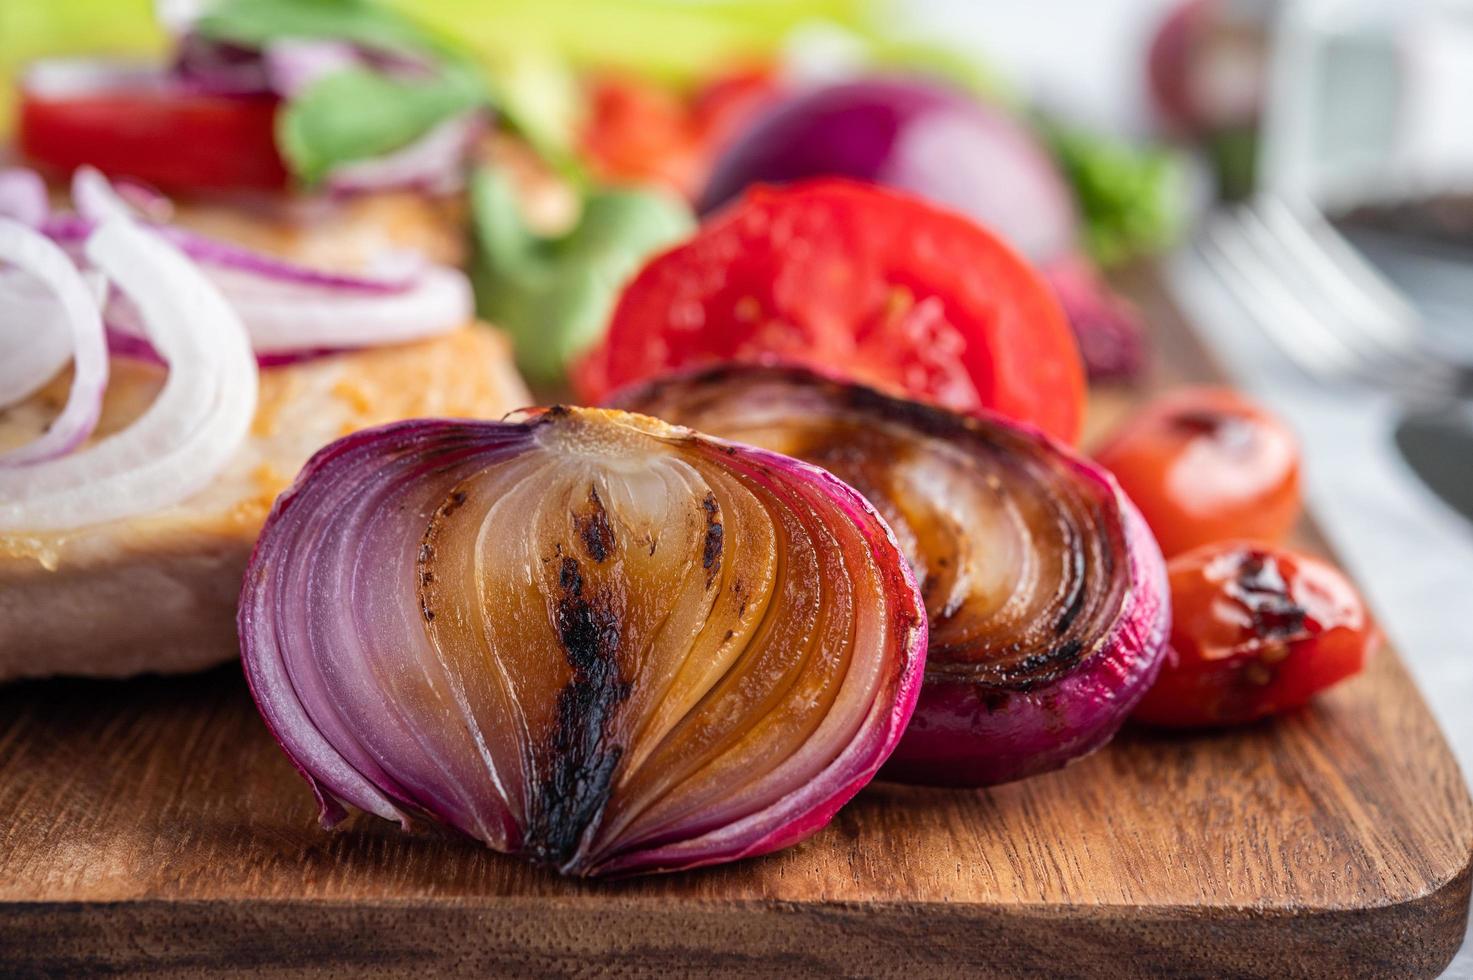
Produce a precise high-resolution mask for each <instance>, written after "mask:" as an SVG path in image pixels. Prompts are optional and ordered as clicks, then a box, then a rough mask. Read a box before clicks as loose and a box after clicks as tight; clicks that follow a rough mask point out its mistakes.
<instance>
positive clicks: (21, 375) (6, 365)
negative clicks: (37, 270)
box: [0, 269, 72, 408]
mask: <svg viewBox="0 0 1473 980" xmlns="http://www.w3.org/2000/svg"><path fill="white" fill-rule="evenodd" d="M71 359H72V334H71V328H70V326H69V325H68V324H67V322H66V310H65V308H64V307H63V306H62V305H61V303H60V301H59V300H57V298H56V296H54V295H53V294H52V293H51V292H50V291H49V290H47V289H46V288H45V287H44V286H42V284H41V283H39V282H37V281H36V279H35V277H34V276H31V275H30V274H28V273H25V272H21V271H20V270H19V269H6V270H4V271H0V408H5V407H6V406H8V405H14V404H15V403H16V402H19V401H24V400H25V399H27V398H29V397H30V396H31V395H33V394H35V393H36V392H37V391H38V390H39V389H40V388H41V387H42V386H44V385H45V384H46V383H47V382H48V381H50V380H51V379H52V378H54V377H56V375H57V373H58V372H60V371H61V369H62V368H64V367H66V366H67V362H68V361H70V360H71Z"/></svg>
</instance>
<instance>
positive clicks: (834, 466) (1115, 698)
mask: <svg viewBox="0 0 1473 980" xmlns="http://www.w3.org/2000/svg"><path fill="white" fill-rule="evenodd" d="M615 403H616V404H617V405H619V406H620V407H621V408H626V409H629V410H632V411H638V412H643V413H645V414H648V415H653V416H656V417H659V418H663V419H665V420H667V421H670V422H675V423H679V424H681V425H688V426H690V427H691V428H694V429H699V430H701V431H703V432H709V433H711V434H713V435H718V436H721V437H723V438H728V439H733V440H736V441H738V442H745V443H751V444H753V445H756V446H761V447H763V448H766V449H770V450H773V451H775V452H780V453H784V454H787V455H790V456H795V457H797V458H799V459H803V460H807V461H808V462H811V463H814V464H816V465H818V466H822V467H824V468H825V469H827V470H829V471H831V472H832V473H834V474H835V475H836V476H838V477H839V478H840V479H842V480H844V481H845V482H847V483H849V484H850V485H851V486H853V487H854V488H855V489H857V490H858V491H859V492H860V493H862V494H864V495H865V497H867V498H868V499H869V500H870V501H871V502H872V503H873V504H874V506H875V508H876V509H877V510H878V511H879V512H880V513H881V515H882V516H884V518H885V519H886V521H887V522H888V523H889V524H890V526H891V527H892V528H893V529H894V532H895V534H896V537H897V539H898V540H899V542H900V546H901V548H902V550H904V552H905V553H906V556H907V558H908V559H909V561H910V563H911V566H912V568H913V569H914V571H915V574H916V578H917V580H918V581H919V582H920V585H921V593H922V596H923V597H924V600H925V604H926V612H927V616H928V619H929V621H930V648H929V652H928V655H927V666H926V675H925V683H924V685H923V687H922V692H921V699H920V703H919V705H918V706H917V708H916V714H915V717H914V718H913V720H912V722H911V725H910V729H909V730H908V731H907V733H906V735H905V738H904V739H903V740H902V742H901V744H900V747H899V748H898V749H897V750H896V753H895V755H894V756H893V757H892V758H891V760H890V762H889V764H888V765H887V767H886V769H885V771H884V773H883V775H884V776H886V777H888V778H894V779H900V780H906V781H914V782H923V783H931V784H941V785H967V786H980V785H988V784H992V783H998V782H1005V781H1008V780H1012V779H1018V778H1021V777H1023V776H1028V775H1032V774H1034V773H1039V772H1045V771H1047V770H1050V769H1054V768H1057V767H1059V766H1061V765H1063V764H1064V763H1066V762H1068V761H1070V760H1072V759H1075V758H1078V757H1079V756H1081V755H1084V754H1085V753H1088V752H1090V751H1093V750H1094V749H1096V748H1098V747H1099V746H1101V745H1103V744H1104V743H1105V742H1106V741H1108V740H1109V739H1110V737H1111V736H1112V735H1114V733H1115V731H1116V730H1117V729H1118V728H1119V727H1120V724H1121V723H1122V722H1123V721H1124V719H1125V717H1126V715H1127V714H1129V712H1130V709H1131V708H1132V707H1133V706H1134V705H1135V703H1136V701H1137V700H1139V699H1140V697H1141V695H1142V694H1144V692H1145V689H1146V688H1147V687H1148V686H1149V685H1150V683H1151V681H1152V680H1153V679H1154V677H1155V675H1156V672H1157V670H1158V669H1159V667H1160V662H1161V658H1162V656H1163V654H1164V652H1165V639H1166V633H1167V629H1168V621H1169V610H1168V607H1167V603H1166V592H1165V574H1164V568H1163V565H1162V561H1161V555H1160V551H1159V549H1158V548H1157V547H1156V543H1155V541H1154V539H1153V538H1152V537H1151V535H1150V533H1149V531H1147V529H1146V527H1145V525H1144V523H1143V522H1142V521H1141V519H1140V516H1139V515H1138V514H1137V513H1136V511H1135V508H1134V506H1132V505H1131V503H1130V502H1129V501H1128V500H1127V499H1126V498H1125V496H1124V495H1123V494H1122V493H1121V492H1120V489H1119V487H1118V486H1116V484H1115V481H1114V479H1113V478H1111V477H1110V476H1109V474H1107V473H1106V472H1105V471H1104V470H1102V469H1101V468H1100V467H1098V466H1096V465H1095V464H1093V463H1091V462H1089V461H1088V460H1085V459H1083V458H1081V457H1079V456H1077V455H1075V454H1074V453H1073V452H1072V451H1070V450H1068V449H1066V448H1064V447H1063V446H1061V445H1060V444H1058V443H1056V442H1054V441H1053V440H1051V439H1049V438H1047V437H1046V436H1044V435H1042V434H1040V433H1038V432H1037V431H1036V430H1033V429H1031V428H1028V427H1026V426H1022V425H1019V424H1017V423H1014V422H1011V421H1009V420H1006V419H1003V418H1000V417H995V416H981V417H978V416H964V415H959V414H955V413H952V412H949V411H946V410H944V409H939V408H934V407H930V406H926V405H921V404H918V403H915V402H910V401H905V400H902V399H898V398H893V397H890V396H888V395H884V394H881V393H879V392H876V391H874V390H872V389H870V388H867V387H864V386H861V385H855V384H848V383H844V382H840V381H836V380H832V379H829V378H825V377H822V376H820V375H817V374H815V373H813V372H811V371H808V370H806V369H802V368H796V367H782V366H739V365H727V366H720V367H714V368H708V369H705V370H701V371H697V372H694V373H689V374H683V375H676V376H671V377H667V378H664V379H661V380H657V381H654V382H651V383H649V384H647V385H645V386H642V387H640V388H637V389H632V390H629V391H626V392H624V393H623V394H621V395H619V396H617V397H616V398H615Z"/></svg>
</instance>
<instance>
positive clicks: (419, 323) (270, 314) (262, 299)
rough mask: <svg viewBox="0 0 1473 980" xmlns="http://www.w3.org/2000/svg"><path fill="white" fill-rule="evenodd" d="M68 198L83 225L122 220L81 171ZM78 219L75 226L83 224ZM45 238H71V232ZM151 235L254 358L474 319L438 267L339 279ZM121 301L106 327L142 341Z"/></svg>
mask: <svg viewBox="0 0 1473 980" xmlns="http://www.w3.org/2000/svg"><path fill="white" fill-rule="evenodd" d="M72 200H73V203H74V204H75V205H76V207H77V211H78V213H79V214H80V215H81V217H82V218H83V219H85V221H99V220H102V219H105V218H107V217H109V216H114V215H120V214H121V215H132V214H134V213H135V212H134V210H133V208H132V207H131V206H130V205H129V204H128V202H127V201H126V200H125V199H124V198H123V197H122V196H121V195H120V194H119V193H118V191H117V189H116V188H115V187H114V186H113V185H112V183H111V182H110V181H109V180H108V179H107V178H106V177H104V176H103V175H102V174H100V173H98V172H97V171H96V170H94V169H92V168H90V167H82V168H80V169H79V170H78V171H77V173H76V175H75V177H74V178H73V180H72ZM85 221H84V222H80V223H77V224H85ZM54 224H56V227H55V228H54V229H53V230H54V231H56V232H58V233H61V232H65V234H66V235H68V236H74V235H75V234H76V233H77V232H78V231H80V230H81V228H63V227H62V225H61V223H54ZM158 231H159V233H160V234H161V235H163V236H164V237H166V238H167V239H168V240H169V241H171V242H172V243H173V244H174V245H176V246H178V247H179V248H180V249H181V250H182V251H184V252H185V253H186V254H187V255H188V256H189V257H190V258H193V259H195V260H197V261H198V262H199V263H200V264H201V266H202V268H203V271H204V273H205V275H207V276H208V277H209V278H210V279H211V281H213V282H214V283H215V284H216V285H217V286H219V287H220V289H221V291H222V292H223V293H224V294H225V298H226V299H227V300H228V301H229V302H230V304H231V306H233V307H234V308H235V310H236V312H237V313H238V314H239V315H240V317H241V320H242V321H243V322H244V323H245V326H246V331H247V333H248V334H249V335H250V338H251V344H252V347H253V348H254V349H255V350H256V352H257V353H260V354H268V355H269V354H282V353H292V352H300V351H316V350H323V349H329V348H342V347H368V346H375V345H379V344H395V343H405V342H408V341H412V340H420V339H423V338H426V337H432V336H437V335H439V334H443V333H449V332H450V331H452V330H455V329H457V328H458V327H461V326H464V325H465V324H466V323H467V322H468V321H469V320H470V319H471V318H472V317H473V316H474V313H475V300H474V297H473V295H472V292H471V287H470V282H469V281H468V280H467V279H466V278H465V276H464V274H463V273H461V272H460V271H459V270H456V269H451V268H449V267H448V266H432V265H417V267H416V268H415V269H414V270H412V272H411V274H410V275H408V276H405V275H403V274H402V273H400V271H399V270H395V277H394V278H390V277H387V276H386V277H384V278H371V277H367V276H349V275H340V274H336V273H328V272H321V271H318V270H313V269H308V268H305V267H303V266H298V265H295V264H293V263H289V262H285V261H283V260H280V259H276V258H273V257H271V256H267V255H260V254H258V253H255V252H252V251H250V250H248V249H242V248H240V247H238V246H234V245H230V244H228V243H225V242H217V241H215V240H213V239H208V238H204V237H202V236H199V235H194V234H192V233H190V232H187V231H184V230H182V229H179V228H160V229H158ZM130 306H131V304H129V303H127V302H126V301H122V302H118V301H115V302H113V303H112V304H110V305H109V307H108V310H107V320H108V323H109V324H111V325H112V326H114V327H115V328H117V329H119V330H120V331H122V332H123V333H129V334H135V335H139V336H141V335H142V329H141V327H139V326H138V325H137V320H138V318H137V316H136V314H135V313H134V312H133V311H132V310H131V309H130Z"/></svg>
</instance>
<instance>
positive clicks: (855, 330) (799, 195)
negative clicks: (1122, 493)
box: [573, 178, 1085, 442]
mask: <svg viewBox="0 0 1473 980" xmlns="http://www.w3.org/2000/svg"><path fill="white" fill-rule="evenodd" d="M722 360H739V361H749V362H753V361H766V362H771V361H788V362H795V363H801V364H805V365H808V366H810V367H813V368H815V369H817V370H820V371H825V372H829V373H834V374H839V375H844V376H847V377H850V378H854V379H857V380H859V381H863V382H866V383H868V384H871V385H874V386H875V387H879V388H884V389H887V390H890V391H896V392H899V393H901V394H906V395H909V396H910V397H913V398H918V399H920V400H923V401H930V402H933V403H936V404H940V405H944V406H946V407H948V408H951V409H954V410H957V411H963V412H966V411H975V410H978V409H991V410H993V411H996V412H998V413H999V414H1002V415H1007V416H1010V417H1012V418H1015V419H1021V420H1023V421H1025V422H1031V423H1033V424H1034V425H1037V426H1038V427H1039V428H1040V429H1042V430H1044V431H1045V432H1047V433H1048V434H1050V435H1052V436H1054V437H1055V438H1058V439H1061V440H1063V441H1066V442H1074V441H1075V440H1076V439H1077V438H1078V436H1079V425H1080V421H1081V418H1082V416H1083V410H1084V395H1085V390H1084V370H1083V367H1082V366H1081V364H1080V360H1079V348H1078V347H1077V346H1076V344H1075V342H1074V335H1073V333H1072V332H1071V331H1070V329H1069V324H1068V322H1067V321H1066V320H1065V319H1064V314H1063V311H1062V310H1061V309H1060V307H1059V304H1058V301H1057V300H1056V299H1055V298H1054V295H1053V292H1052V290H1051V289H1050V288H1049V286H1048V284H1047V283H1045V282H1044V281H1043V279H1041V278H1040V277H1039V274H1038V273H1037V272H1036V271H1035V270H1034V269H1033V267H1032V266H1030V265H1029V264H1028V263H1027V262H1026V261H1024V260H1023V259H1022V258H1021V257H1020V256H1019V255H1018V253H1016V252H1014V251H1013V249H1012V248H1011V247H1009V246H1008V245H1007V244H1005V243H1004V242H1003V241H1002V240H1001V239H999V238H997V237H996V236H994V235H993V234H992V233H990V232H988V231H986V230H985V229H983V228H982V227H981V226H980V225H977V224H976V223H974V222H973V221H971V220H970V219H968V218H964V217H962V216H961V215H959V214H953V213H952V212H950V211H945V210H942V209H940V208H938V207H936V206H934V205H932V204H928V203H926V202H925V201H922V200H920V199H919V198H915V197H912V196H910V195H907V194H902V193H900V192H898V191H893V190H887V189H885V188H881V187H877V186H875V185H873V184H865V183H860V182H857V181H851V180H842V179H836V178H823V179H818V180H811V181H801V182H797V183H792V184H786V185H783V186H782V187H762V186H759V187H755V188H753V189H751V190H749V191H748V192H747V193H746V194H745V195H744V196H743V197H741V198H740V199H739V200H737V201H736V202H735V203H733V204H731V205H729V206H727V207H726V208H724V209H723V210H722V211H720V212H718V213H717V214H716V215H715V216H714V217H712V218H710V219H709V220H707V221H706V223H705V224H703V225H702V226H701V229H700V230H699V231H698V232H697V233H696V235H695V237H694V238H692V239H691V240H690V241H688V242H686V243H685V244H683V245H678V246H676V247H675V248H673V249H671V250H670V251H668V252H666V253H664V254H663V255H659V256H656V257H655V258H654V259H652V260H651V261H650V262H649V264H648V265H646V266H645V267H644V269H642V270H641V271H640V272H639V274H638V275H636V276H635V277H634V279H633V280H632V281H631V282H630V283H629V285H628V286H626V287H625V289H624V292H623V294H622V295H621V296H620V298H619V302H618V304H617V306H616V307H615V309H614V312H613V315H612V317H611V320H610V324H609V330H608V334H607V336H606V337H605V338H604V340H603V343H602V345H601V346H599V347H597V348H595V349H594V350H593V351H591V352H590V353H589V355H588V356H587V357H586V358H585V359H584V360H583V361H582V362H581V363H580V364H579V365H578V366H577V368H576V369H575V371H574V377H573V380H574V384H575V386H576V388H577V391H578V394H579V395H580V397H582V398H583V399H585V400H586V401H587V402H588V403H595V402H598V401H600V400H602V399H603V398H604V397H606V396H607V395H608V394H610V393H611V392H612V391H614V390H616V389H618V388H620V387H622V386H624V385H628V384H632V383H634V382H637V381H643V380H645V379H647V378H651V377H654V376H655V375H658V374H661V373H664V372H666V371H670V370H674V369H677V368H682V367H689V366H695V365H697V364H703V363H710V362H714V361H722Z"/></svg>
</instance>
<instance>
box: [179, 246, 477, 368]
mask: <svg viewBox="0 0 1473 980" xmlns="http://www.w3.org/2000/svg"><path fill="white" fill-rule="evenodd" d="M208 275H209V276H210V279H211V281H213V282H214V283H215V284H216V285H217V286H219V287H220V290H221V291H222V292H223V293H224V294H225V298H226V299H227V300H229V302H230V305H231V306H233V307H234V308H235V310H236V312H237V313H239V314H240V317H241V320H242V321H243V322H244V323H245V325H246V330H247V331H248V332H249V334H250V338H251V346H252V347H253V348H255V350H256V353H258V354H281V353H287V352H291V351H301V350H315V349H320V348H341V347H370V346H377V345H380V344H397V343H405V342H408V341H411V340H420V339H423V338H425V337H433V336H436V335H439V334H443V333H448V332H450V331H451V330H454V329H456V328H458V327H462V326H464V325H465V324H466V323H467V322H469V321H470V319H471V317H472V316H473V315H474V310H475V300H474V298H473V297H472V295H471V286H470V282H469V280H467V279H466V277H465V275H464V274H463V273H461V272H460V271H459V270H458V269H451V268H449V267H447V266H431V267H429V268H427V269H425V271H424V272H422V273H421V274H420V275H419V277H418V278H417V279H416V280H415V282H414V285H412V286H410V287H409V288H408V289H406V290H404V291H403V292H397V293H384V294H380V295H377V296H368V295H364V294H362V293H345V292H341V291H336V290H326V289H322V288H320V287H312V286H303V285H299V284H294V283H287V282H279V281H273V280H269V279H265V278H262V277H260V276H252V275H248V274H243V273H240V272H237V271H228V270H224V269H212V270H210V271H209V273H208Z"/></svg>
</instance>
